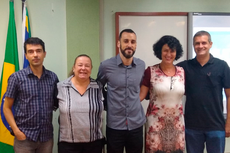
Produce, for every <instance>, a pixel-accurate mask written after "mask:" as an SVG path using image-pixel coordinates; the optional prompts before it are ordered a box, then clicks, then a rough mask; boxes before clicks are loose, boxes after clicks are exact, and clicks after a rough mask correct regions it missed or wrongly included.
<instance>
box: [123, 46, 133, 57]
mask: <svg viewBox="0 0 230 153" xmlns="http://www.w3.org/2000/svg"><path fill="white" fill-rule="evenodd" d="M120 50H121V53H122V55H123V56H124V57H125V58H127V59H129V58H131V57H133V55H134V53H135V50H133V49H132V48H125V49H124V50H122V49H121V46H120ZM126 50H132V51H133V53H132V54H126V53H125V51H126Z"/></svg>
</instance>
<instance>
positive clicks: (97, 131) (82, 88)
mask: <svg viewBox="0 0 230 153" xmlns="http://www.w3.org/2000/svg"><path fill="white" fill-rule="evenodd" d="M91 70H92V61H91V58H90V57H89V56H88V55H85V54H82V55H79V56H77V57H76V59H75V62H74V65H73V68H72V70H71V74H70V75H71V76H70V77H69V78H68V79H66V80H64V81H62V82H60V83H58V85H57V86H58V96H57V97H58V99H59V110H60V123H59V124H60V133H59V142H58V152H59V153H101V152H102V148H103V145H104V137H103V134H102V130H101V129H102V112H103V109H104V108H103V96H102V87H101V85H100V83H97V82H96V81H95V80H94V79H92V78H90V75H91Z"/></svg>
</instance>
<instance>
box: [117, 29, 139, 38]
mask: <svg viewBox="0 0 230 153" xmlns="http://www.w3.org/2000/svg"><path fill="white" fill-rule="evenodd" d="M124 32H128V33H134V34H135V35H136V33H135V32H134V31H133V30H132V29H124V30H122V31H121V32H120V35H119V40H121V36H122V33H124Z"/></svg>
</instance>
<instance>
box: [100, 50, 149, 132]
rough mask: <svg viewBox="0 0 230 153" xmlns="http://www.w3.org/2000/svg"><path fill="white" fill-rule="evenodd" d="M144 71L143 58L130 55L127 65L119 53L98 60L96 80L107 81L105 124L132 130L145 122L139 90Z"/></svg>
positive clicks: (113, 127) (114, 127)
mask: <svg viewBox="0 0 230 153" xmlns="http://www.w3.org/2000/svg"><path fill="white" fill-rule="evenodd" d="M144 71H145V63H144V61H142V60H140V59H138V58H135V57H134V58H133V62H132V64H131V65H129V66H125V65H123V63H122V60H121V58H120V55H119V54H118V55H117V56H116V57H112V58H110V59H108V60H105V61H103V62H101V65H100V67H99V71H98V76H97V80H98V81H100V82H101V83H102V84H103V85H105V84H106V83H107V91H108V92H107V105H108V106H107V107H108V108H107V126H108V127H110V128H112V129H116V130H133V129H136V128H138V127H141V126H142V125H143V124H144V123H145V114H144V110H143V107H142V105H141V102H140V98H139V92H140V84H141V81H142V77H143V75H144Z"/></svg>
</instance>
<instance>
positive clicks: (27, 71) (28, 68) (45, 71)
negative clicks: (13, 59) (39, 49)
mask: <svg viewBox="0 0 230 153" xmlns="http://www.w3.org/2000/svg"><path fill="white" fill-rule="evenodd" d="M25 71H26V74H27V75H28V76H29V75H34V74H33V71H32V70H31V68H30V66H27V67H26V68H25ZM43 75H44V76H50V74H49V73H48V71H47V69H46V68H45V67H44V66H43V72H42V76H43Z"/></svg>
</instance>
